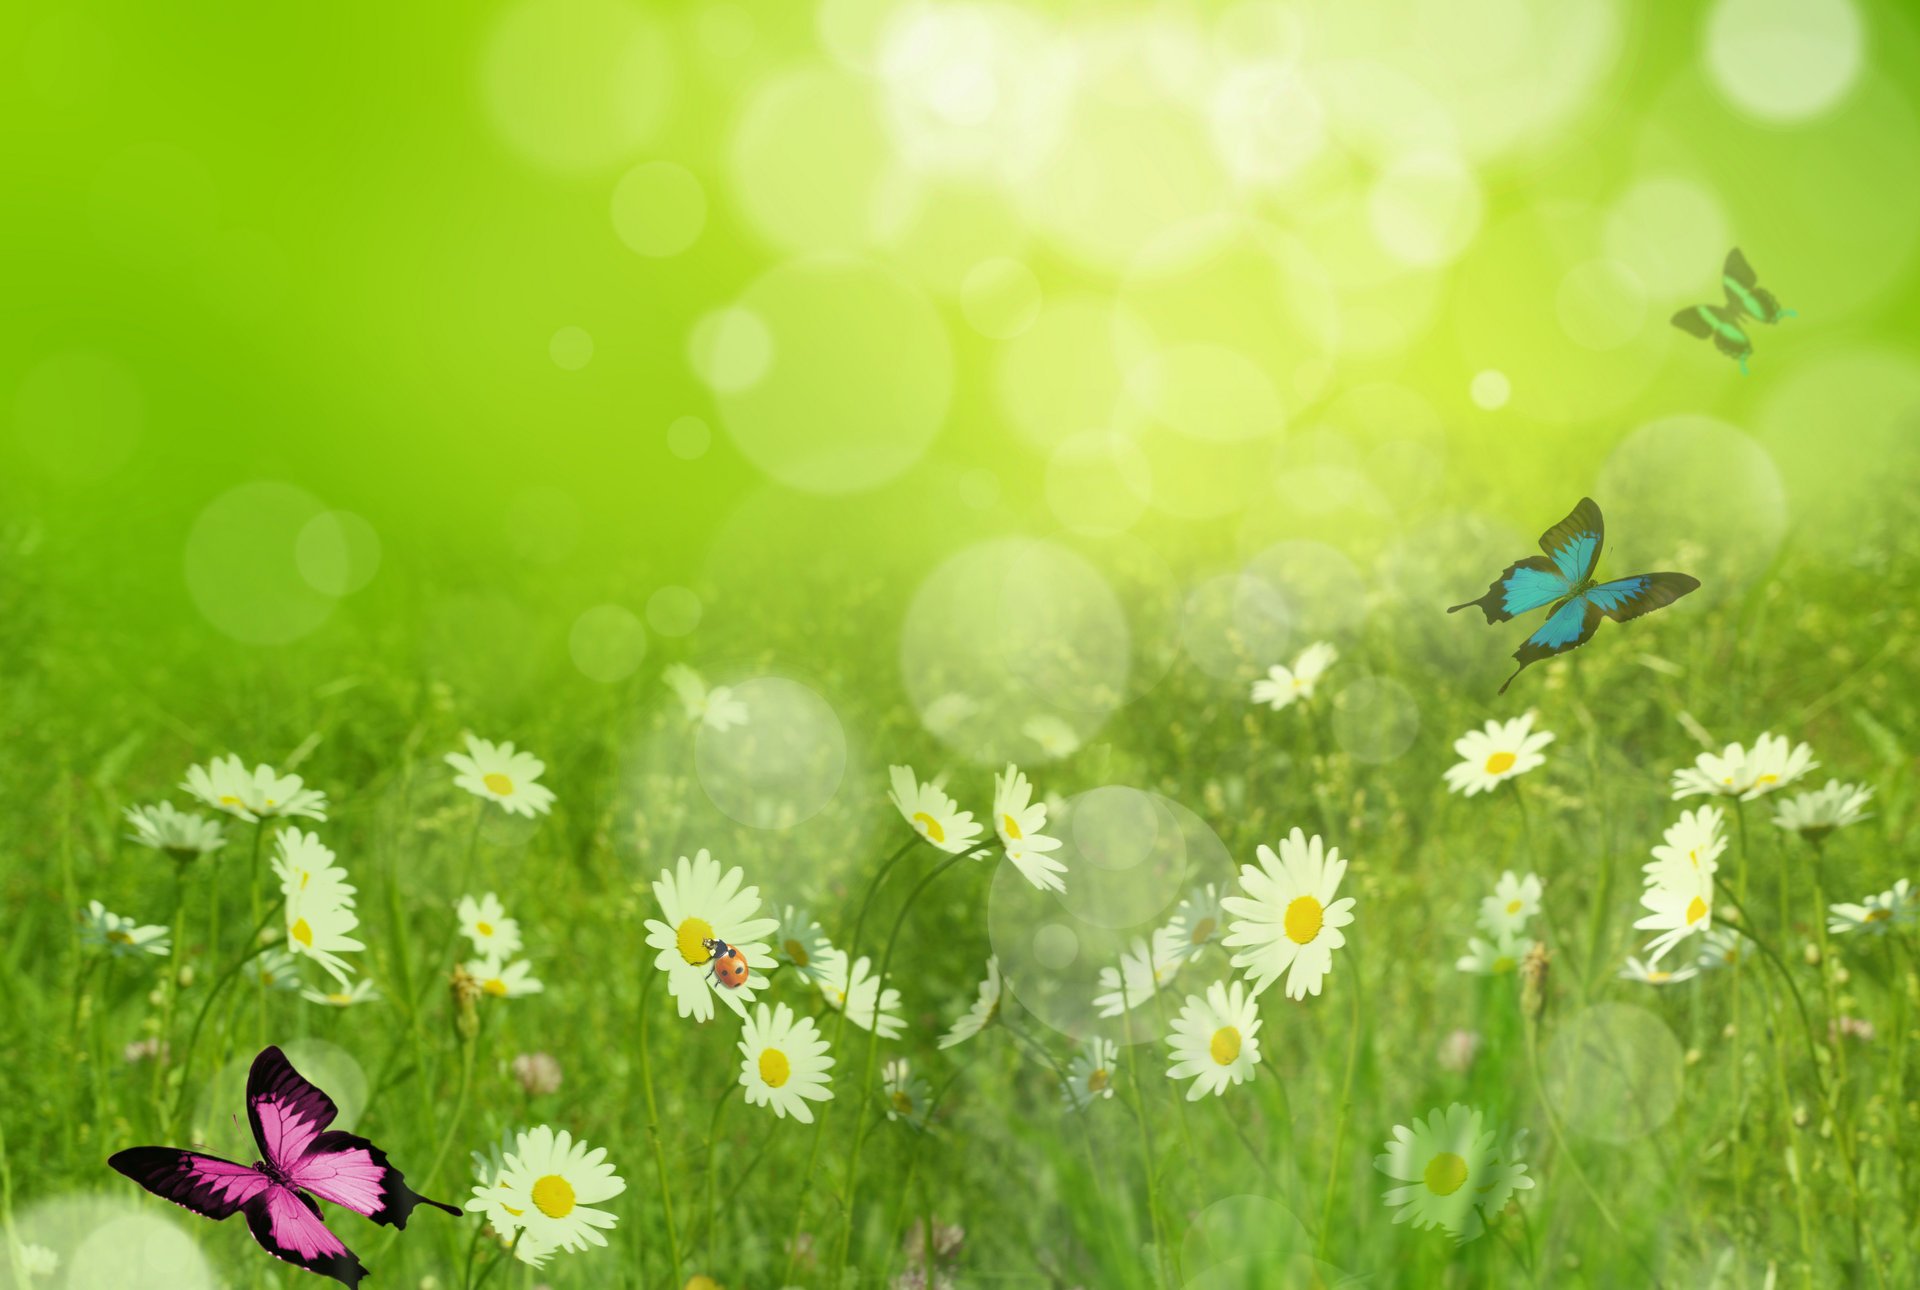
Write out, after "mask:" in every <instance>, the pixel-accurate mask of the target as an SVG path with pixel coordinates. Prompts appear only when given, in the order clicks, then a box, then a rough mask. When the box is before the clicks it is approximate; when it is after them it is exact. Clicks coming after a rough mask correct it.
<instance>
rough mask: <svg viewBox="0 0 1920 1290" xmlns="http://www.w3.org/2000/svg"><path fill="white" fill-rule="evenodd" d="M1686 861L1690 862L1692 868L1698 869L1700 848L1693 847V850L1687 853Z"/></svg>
mask: <svg viewBox="0 0 1920 1290" xmlns="http://www.w3.org/2000/svg"><path fill="white" fill-rule="evenodd" d="M1687 859H1688V860H1689V861H1691V862H1692V864H1693V867H1694V868H1696V869H1698V868H1699V867H1700V848H1699V847H1695V848H1694V849H1693V850H1691V851H1689V852H1687Z"/></svg>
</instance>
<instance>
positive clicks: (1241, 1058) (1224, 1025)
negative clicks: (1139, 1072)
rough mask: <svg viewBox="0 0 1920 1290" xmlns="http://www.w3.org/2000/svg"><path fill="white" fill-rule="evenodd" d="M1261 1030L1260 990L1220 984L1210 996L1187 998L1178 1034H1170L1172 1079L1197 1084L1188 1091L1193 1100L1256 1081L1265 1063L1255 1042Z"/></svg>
mask: <svg viewBox="0 0 1920 1290" xmlns="http://www.w3.org/2000/svg"><path fill="white" fill-rule="evenodd" d="M1259 1031H1260V1008H1259V1000H1258V996H1257V992H1252V991H1249V990H1248V989H1247V987H1246V984H1245V983H1244V982H1241V981H1235V982H1234V983H1233V986H1232V988H1231V989H1229V988H1228V987H1227V985H1226V984H1225V983H1224V982H1220V981H1215V982H1214V983H1213V984H1212V985H1211V986H1209V987H1208V988H1207V997H1206V998H1204V999H1202V998H1201V997H1200V996H1199V995H1197V994H1190V995H1188V996H1187V1002H1186V1005H1185V1006H1184V1007H1182V1008H1181V1009H1180V1015H1179V1016H1178V1017H1176V1018H1175V1019H1174V1022H1173V1033H1172V1034H1170V1035H1168V1036H1167V1047H1168V1048H1169V1049H1170V1050H1171V1058H1172V1064H1171V1065H1169V1066H1168V1067H1167V1077H1168V1078H1169V1079H1175V1080H1183V1079H1191V1080H1193V1083H1192V1084H1191V1085H1190V1086H1189V1087H1188V1089H1187V1101H1189V1102H1197V1101H1199V1100H1200V1099H1201V1098H1203V1097H1205V1096H1206V1095H1207V1094H1209V1093H1213V1094H1215V1095H1218V1094H1221V1093H1224V1092H1226V1091H1227V1089H1228V1087H1229V1086H1231V1085H1234V1084H1241V1083H1244V1082H1246V1081H1247V1080H1250V1079H1252V1078H1253V1075H1254V1069H1253V1068H1254V1067H1255V1066H1256V1065H1258V1064H1259V1061H1260V1041H1259V1040H1258V1039H1256V1038H1254V1036H1255V1035H1256V1034H1258V1033H1259Z"/></svg>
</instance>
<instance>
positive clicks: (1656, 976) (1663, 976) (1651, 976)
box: [1647, 971, 1673, 985]
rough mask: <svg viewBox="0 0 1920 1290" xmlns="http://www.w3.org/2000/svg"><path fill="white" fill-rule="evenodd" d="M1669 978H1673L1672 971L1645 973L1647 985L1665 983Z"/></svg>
mask: <svg viewBox="0 0 1920 1290" xmlns="http://www.w3.org/2000/svg"><path fill="white" fill-rule="evenodd" d="M1671 980H1673V973H1671V972H1659V971H1654V972H1649V973H1647V983H1648V984H1649V985H1665V984H1666V983H1667V982H1669V981H1671Z"/></svg>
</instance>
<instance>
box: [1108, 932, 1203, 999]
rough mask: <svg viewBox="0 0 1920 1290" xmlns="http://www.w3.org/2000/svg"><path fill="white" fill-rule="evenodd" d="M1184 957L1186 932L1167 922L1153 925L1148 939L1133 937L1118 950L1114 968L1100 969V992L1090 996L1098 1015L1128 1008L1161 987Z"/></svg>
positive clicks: (1149, 997)
mask: <svg viewBox="0 0 1920 1290" xmlns="http://www.w3.org/2000/svg"><path fill="white" fill-rule="evenodd" d="M1186 961H1187V942H1186V936H1185V934H1184V933H1183V932H1182V930H1181V929H1180V928H1178V927H1176V926H1174V925H1173V924H1171V923H1169V924H1168V925H1166V926H1165V927H1159V928H1155V929H1154V932H1153V935H1152V938H1151V941H1149V940H1148V939H1147V938H1144V937H1135V938H1134V941H1133V944H1132V945H1130V946H1129V947H1128V948H1127V949H1125V950H1123V951H1122V952H1121V954H1120V966H1119V967H1118V968H1111V967H1103V968H1101V969H1100V989H1101V990H1102V991H1104V993H1102V994H1098V995H1095V996H1094V999H1093V1006H1094V1008H1095V1010H1096V1011H1097V1012H1098V1013H1099V1015H1100V1016H1102V1017H1118V1016H1122V1015H1124V1014H1126V1013H1129V1012H1132V1011H1133V1010H1134V1009H1135V1008H1138V1007H1140V1006H1142V1005H1143V1004H1145V1003H1146V1002H1147V1001H1148V1000H1150V999H1152V998H1153V996H1154V995H1156V994H1158V993H1160V991H1161V990H1163V989H1165V988H1166V985H1167V983H1168V982H1169V981H1171V980H1173V978H1174V975H1175V974H1176V973H1178V972H1179V971H1180V968H1181V965H1182V964H1184V963H1185V962H1186Z"/></svg>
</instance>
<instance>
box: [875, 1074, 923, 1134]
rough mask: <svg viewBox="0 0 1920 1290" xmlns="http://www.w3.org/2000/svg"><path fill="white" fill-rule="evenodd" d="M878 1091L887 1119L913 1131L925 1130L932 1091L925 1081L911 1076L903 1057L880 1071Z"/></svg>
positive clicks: (913, 1075)
mask: <svg viewBox="0 0 1920 1290" xmlns="http://www.w3.org/2000/svg"><path fill="white" fill-rule="evenodd" d="M880 1088H881V1092H882V1095H883V1096H884V1098H885V1101H886V1107H887V1118H888V1119H889V1120H905V1121H906V1122H907V1126H908V1127H909V1128H913V1129H924V1128H926V1127H927V1115H928V1112H929V1110H930V1108H931V1105H932V1103H931V1098H932V1089H931V1088H930V1087H929V1086H928V1084H927V1081H925V1080H924V1079H921V1078H920V1077H919V1076H917V1075H915V1074H914V1073H913V1067H912V1066H911V1065H910V1064H909V1063H908V1062H907V1059H906V1058H904V1057H899V1058H895V1059H894V1060H893V1061H890V1062H888V1063H887V1064H886V1066H885V1067H883V1068H882V1069H881V1071H880Z"/></svg>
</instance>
